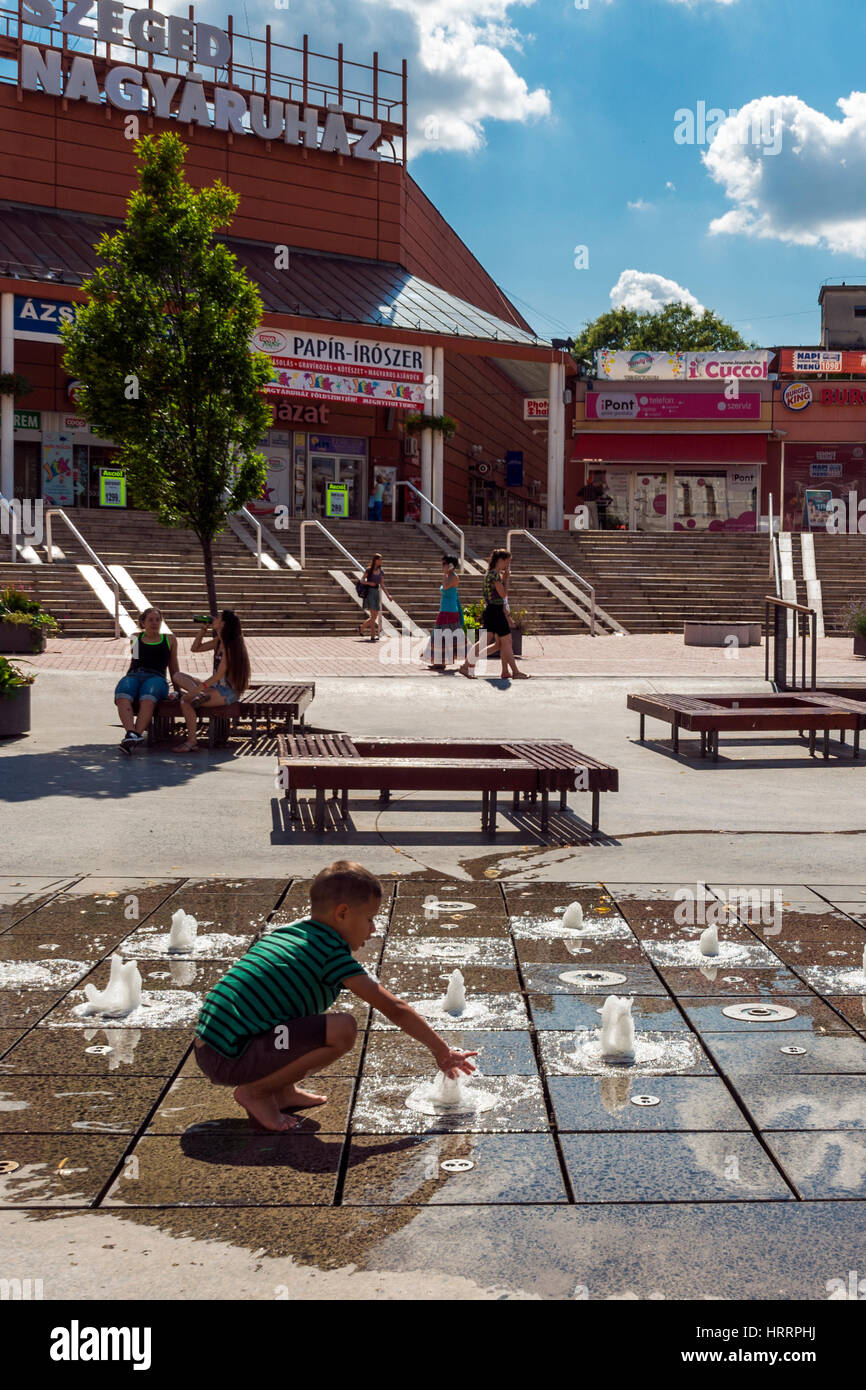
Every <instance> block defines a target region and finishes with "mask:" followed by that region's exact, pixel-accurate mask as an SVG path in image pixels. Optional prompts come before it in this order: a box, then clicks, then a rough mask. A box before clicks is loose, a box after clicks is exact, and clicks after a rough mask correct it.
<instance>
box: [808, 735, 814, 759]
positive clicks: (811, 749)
mask: <svg viewBox="0 0 866 1390" xmlns="http://www.w3.org/2000/svg"><path fill="white" fill-rule="evenodd" d="M814 756H815V730H814V729H810V730H809V757H810V758H814Z"/></svg>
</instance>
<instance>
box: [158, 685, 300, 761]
mask: <svg viewBox="0 0 866 1390" xmlns="http://www.w3.org/2000/svg"><path fill="white" fill-rule="evenodd" d="M315 694H316V687H315V684H314V683H313V682H312V681H302V682H298V683H295V684H293V685H283V684H268V685H263V684H260V685H251V686H250V687H249V689H248V690H247V692H246V694H245V695H244V696H243V697H242V698H241V699H240V700H239V701H238V702H237V703H236V704H233V705H215V706H214V707H213V708H212V709H211V708H208V707H207V706H204V707H199V708H198V709H197V711H196V713H197V715H198V716H199V718H200V719H206V720H207V723H208V747H209V748H217V747H221V746H223V745H224V744H226V743H228V738H229V732H230V730H231V727H232V725H233V724H237V723H239V722H240V721H242V720H249V721H250V724H251V726H252V736H253V740H254V741H255V740H256V739H257V738H258V724H259V721H260V720H263V721H264V722H265V726H266V728H267V731H268V733H270V731H271V723H272V721H274V722H281V723H282V725H283V727H284V729H285V730H286V732H287V733H291V731H292V729H293V728H294V725H295V723H300V724H303V722H304V717H305V715H306V711H307V710H308V709H309V707H310V705H311V704H312V702H313V698H314V696H315ZM179 719H180V720H182V719H183V713H182V711H181V707H180V700H175V699H171V698H169V699H168V700H160V702H159V704H158V705H157V707H156V710H155V711H154V716H153V719H152V720H151V724H150V727H149V729H148V731H147V741H148V744H150V745H152V744H154V743H162V742H164V741H165V740H166V739H168V738H170V737H171V735H172V733H173V730H174V725H175V721H176V720H179Z"/></svg>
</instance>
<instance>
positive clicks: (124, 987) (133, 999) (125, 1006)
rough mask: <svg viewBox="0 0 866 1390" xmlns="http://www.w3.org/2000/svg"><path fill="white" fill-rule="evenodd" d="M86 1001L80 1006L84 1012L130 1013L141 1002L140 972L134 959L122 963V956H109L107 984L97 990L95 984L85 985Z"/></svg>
mask: <svg viewBox="0 0 866 1390" xmlns="http://www.w3.org/2000/svg"><path fill="white" fill-rule="evenodd" d="M84 993H85V995H86V996H87V1003H86V1004H85V1005H84V1007H83V1008H82V1010H81V1012H82V1015H85V1014H106V1015H112V1016H115V1015H120V1014H129V1013H132V1011H133V1009H137V1008H138V1007H139V1005H140V1004H141V974H140V972H139V969H138V966H137V965H136V963H135V961H134V960H131V961H128V962H127V963H126V965H124V963H123V957H122V956H119V955H114V956H112V957H111V973H110V974H109V977H108V985H107V987H106V988H105V989H103V990H98V989H97V988H96V985H85V986H84Z"/></svg>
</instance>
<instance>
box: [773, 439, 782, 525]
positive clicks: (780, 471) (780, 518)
mask: <svg viewBox="0 0 866 1390" xmlns="http://www.w3.org/2000/svg"><path fill="white" fill-rule="evenodd" d="M771 524H772V523H771ZM784 529H785V440H784V439H783V440H782V462H781V467H780V469H779V535H781V534H782V532H783V531H784Z"/></svg>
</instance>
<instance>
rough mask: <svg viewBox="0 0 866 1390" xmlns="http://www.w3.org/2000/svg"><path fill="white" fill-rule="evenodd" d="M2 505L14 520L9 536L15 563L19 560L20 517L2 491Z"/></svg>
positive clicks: (0, 501) (12, 520) (0, 503)
mask: <svg viewBox="0 0 866 1390" xmlns="http://www.w3.org/2000/svg"><path fill="white" fill-rule="evenodd" d="M0 507H2V508H3V511H4V512H6V513H7V514H8V516H9V518H10V520H11V522H12V528H11V531H10V533H9V537H10V540H11V541H12V563H13V565H14V564H17V562H18V539H17V538H18V517H17V515H16V513H15V508H14V507H13V506H12V503H11V502H10V501H9V500H8V498H6V497H4V496H3V493H2V492H0Z"/></svg>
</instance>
